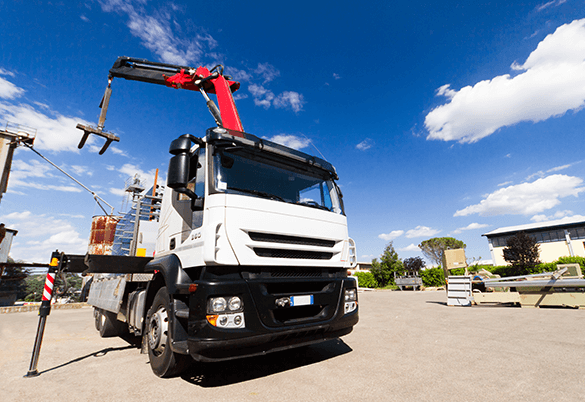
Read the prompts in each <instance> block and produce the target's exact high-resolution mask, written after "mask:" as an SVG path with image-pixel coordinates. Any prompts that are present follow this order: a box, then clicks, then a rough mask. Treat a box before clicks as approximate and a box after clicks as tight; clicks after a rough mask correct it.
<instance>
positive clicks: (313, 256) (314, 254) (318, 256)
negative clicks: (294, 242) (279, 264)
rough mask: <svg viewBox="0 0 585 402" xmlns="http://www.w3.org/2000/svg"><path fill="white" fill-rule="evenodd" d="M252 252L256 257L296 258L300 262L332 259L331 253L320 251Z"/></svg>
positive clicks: (265, 250) (263, 250)
mask: <svg viewBox="0 0 585 402" xmlns="http://www.w3.org/2000/svg"><path fill="white" fill-rule="evenodd" d="M254 252H255V253H256V255H257V256H258V257H270V258H296V259H301V260H330V259H331V257H333V253H326V252H322V251H306V250H283V249H277V248H260V247H255V248H254Z"/></svg>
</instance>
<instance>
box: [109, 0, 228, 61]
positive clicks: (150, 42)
mask: <svg viewBox="0 0 585 402" xmlns="http://www.w3.org/2000/svg"><path fill="white" fill-rule="evenodd" d="M101 5H102V9H103V10H104V11H105V12H112V11H113V12H117V13H125V14H127V15H128V18H129V20H128V23H127V25H128V28H130V32H131V33H132V35H134V36H136V37H137V38H139V39H140V40H141V41H142V45H143V46H144V47H145V48H147V49H148V50H150V51H152V52H153V53H155V54H156V55H157V56H158V57H159V58H160V59H161V60H162V61H163V62H165V63H172V64H180V65H186V64H196V63H199V62H200V60H201V58H202V56H203V53H204V50H205V49H207V48H209V49H213V48H214V47H215V46H216V45H217V42H216V41H215V39H213V38H212V37H211V36H210V35H208V34H206V33H199V34H195V35H182V34H175V31H174V30H173V28H175V29H178V26H177V24H176V22H175V21H174V20H173V18H172V14H171V13H165V12H158V13H157V14H156V15H148V14H147V13H146V12H145V10H144V9H143V8H142V7H139V6H138V7H134V6H133V5H132V4H131V3H130V2H125V1H122V0H105V1H102V2H101ZM174 11H175V12H177V11H179V10H174Z"/></svg>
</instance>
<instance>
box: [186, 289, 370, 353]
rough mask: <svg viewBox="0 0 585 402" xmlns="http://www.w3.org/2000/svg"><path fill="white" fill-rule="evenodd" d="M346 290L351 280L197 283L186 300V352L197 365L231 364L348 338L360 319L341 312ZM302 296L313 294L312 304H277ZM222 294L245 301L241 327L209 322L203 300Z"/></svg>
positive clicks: (205, 301)
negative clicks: (279, 300)
mask: <svg viewBox="0 0 585 402" xmlns="http://www.w3.org/2000/svg"><path fill="white" fill-rule="evenodd" d="M345 288H355V281H353V280H351V279H347V278H327V279H325V280H324V279H323V278H320V279H311V280H298V279H294V278H288V279H284V280H283V279H277V280H270V279H268V280H267V279H265V278H263V279H256V280H243V279H241V280H230V281H221V282H207V283H203V284H199V287H198V289H197V292H196V293H194V294H193V295H192V296H191V298H190V314H189V321H188V338H187V345H188V351H189V354H190V355H191V356H192V357H193V358H194V359H195V360H197V361H221V360H231V359H237V358H241V357H249V356H257V355H263V354H266V353H269V352H275V351H281V350H287V349H291V348H295V347H299V346H305V345H310V344H314V343H318V342H322V341H325V340H328V339H335V338H338V337H340V336H343V335H347V334H349V333H350V332H351V331H352V329H353V326H354V325H356V324H357V323H358V320H359V315H358V309H356V310H355V311H353V312H351V313H348V314H345V313H344V299H343V295H344V289H345ZM295 289H298V291H295ZM300 290H304V292H300ZM275 292H276V293H275ZM300 293H302V294H307V293H310V294H312V295H313V296H314V300H315V306H312V308H307V309H303V310H301V307H289V308H288V310H284V309H281V308H278V307H277V306H276V305H275V299H276V298H278V297H280V296H282V295H283V294H290V295H298V294H300ZM224 295H237V296H239V297H240V298H241V299H242V300H243V302H244V317H245V324H246V325H245V328H241V329H222V328H218V327H214V326H212V325H211V324H209V323H208V322H207V320H206V318H205V314H206V305H207V299H208V298H209V297H211V296H224ZM293 309H296V310H293Z"/></svg>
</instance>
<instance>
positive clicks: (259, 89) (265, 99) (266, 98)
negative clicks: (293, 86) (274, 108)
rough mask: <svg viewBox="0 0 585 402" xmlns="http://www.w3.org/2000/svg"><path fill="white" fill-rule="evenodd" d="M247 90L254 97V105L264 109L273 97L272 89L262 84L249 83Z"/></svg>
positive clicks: (268, 105)
mask: <svg viewBox="0 0 585 402" xmlns="http://www.w3.org/2000/svg"><path fill="white" fill-rule="evenodd" d="M248 90H249V91H250V93H251V94H252V96H253V97H254V104H255V105H256V106H262V107H263V108H264V109H268V108H269V107H270V105H271V104H272V100H273V99H274V94H273V93H272V91H269V90H268V89H266V88H264V87H263V86H262V85H256V84H250V85H249V86H248Z"/></svg>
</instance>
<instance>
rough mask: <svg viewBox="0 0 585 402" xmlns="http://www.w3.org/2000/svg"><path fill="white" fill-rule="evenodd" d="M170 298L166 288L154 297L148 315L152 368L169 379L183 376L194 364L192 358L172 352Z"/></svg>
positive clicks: (147, 335) (148, 340)
mask: <svg viewBox="0 0 585 402" xmlns="http://www.w3.org/2000/svg"><path fill="white" fill-rule="evenodd" d="M169 314H171V308H170V298H169V293H168V291H167V288H166V287H162V288H160V289H159V291H158V292H157V293H156V295H155V296H154V300H153V302H152V306H151V307H150V309H149V310H148V313H147V314H146V334H145V336H146V340H147V346H148V357H149V358H150V367H151V368H152V371H153V372H154V374H156V375H157V376H159V377H163V378H168V377H175V376H177V375H179V374H181V373H182V372H183V371H184V370H185V369H186V368H187V367H188V366H189V364H190V363H191V362H192V359H191V356H188V355H181V354H178V353H175V352H173V351H172V350H171V343H172V341H173V339H172V334H171V328H170V317H169Z"/></svg>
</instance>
